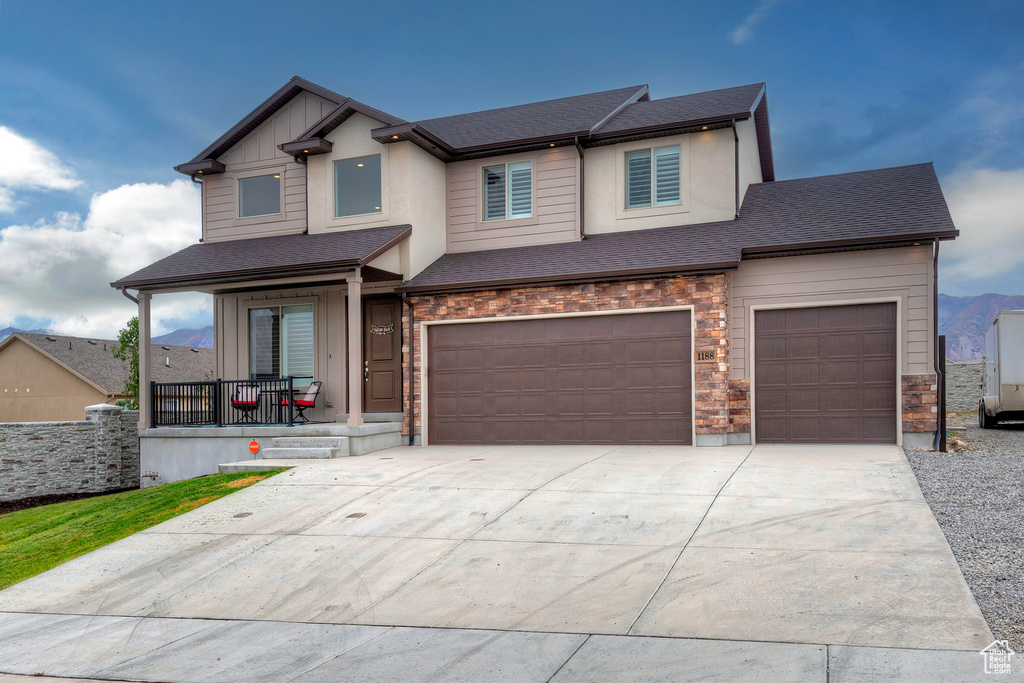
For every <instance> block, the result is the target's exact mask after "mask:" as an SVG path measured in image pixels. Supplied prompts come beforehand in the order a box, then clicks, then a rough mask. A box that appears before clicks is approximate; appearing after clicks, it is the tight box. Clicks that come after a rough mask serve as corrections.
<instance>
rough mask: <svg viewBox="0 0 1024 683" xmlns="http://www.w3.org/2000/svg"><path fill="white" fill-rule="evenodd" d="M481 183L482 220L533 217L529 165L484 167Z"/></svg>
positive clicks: (518, 163) (531, 179)
mask: <svg viewBox="0 0 1024 683" xmlns="http://www.w3.org/2000/svg"><path fill="white" fill-rule="evenodd" d="M483 184H484V192H483V195H484V196H483V200H484V212H483V213H484V220H485V221H493V220H501V219H505V218H529V217H530V216H532V215H533V162H531V161H520V162H516V163H514V164H501V165H500V166H485V167H484V169H483Z"/></svg>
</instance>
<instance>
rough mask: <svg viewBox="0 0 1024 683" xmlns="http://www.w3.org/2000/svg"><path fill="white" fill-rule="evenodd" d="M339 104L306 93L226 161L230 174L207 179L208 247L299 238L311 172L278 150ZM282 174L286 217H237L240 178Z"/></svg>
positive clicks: (205, 233) (229, 153)
mask: <svg viewBox="0 0 1024 683" xmlns="http://www.w3.org/2000/svg"><path fill="white" fill-rule="evenodd" d="M334 106H335V105H334V104H332V103H331V102H329V101H327V100H325V99H323V98H321V97H317V96H316V95H313V94H311V93H305V92H304V93H302V94H300V95H298V96H297V97H296V98H295V99H293V100H292V101H291V102H289V103H288V104H287V105H286V106H284V107H283V108H282V109H281V110H280V111H278V112H277V113H276V114H274V115H273V116H272V117H270V118H269V119H267V121H266V122H264V123H263V125H261V126H260V127H259V128H257V129H256V130H254V131H253V132H252V133H250V134H249V135H248V136H246V137H245V138H244V139H242V140H241V141H239V142H238V144H236V145H235V146H234V147H232V148H231V149H229V150H228V151H227V152H225V153H224V154H223V155H222V156H221V157H220V159H219V160H220V161H222V162H223V163H224V164H225V166H227V170H226V171H225V172H224V173H220V174H217V175H212V176H207V177H206V178H204V180H203V239H204V240H205V241H207V242H216V241H219V240H231V239H243V238H246V237H269V236H272V235H286V234H294V233H300V232H302V231H304V230H305V229H306V167H305V166H302V165H300V164H297V163H295V161H294V159H292V158H291V157H290V156H288V155H287V154H284V153H283V152H281V150H279V149H278V148H277V146H278V145H279V144H282V143H285V142H289V141H291V140H293V139H295V138H296V137H298V136H299V135H301V134H302V133H303V132H305V131H306V130H307V129H308V128H309V127H310V126H312V125H313V124H314V123H316V122H317V121H319V120H320V119H321V118H323V117H324V116H325V115H326V114H328V113H329V112H330V111H331V110H332V109H333V108H334ZM268 173H280V174H281V179H282V186H283V189H282V204H281V209H282V210H281V213H280V214H275V215H272V216H260V217H254V218H239V217H238V179H239V178H244V177H246V176H250V175H264V174H268Z"/></svg>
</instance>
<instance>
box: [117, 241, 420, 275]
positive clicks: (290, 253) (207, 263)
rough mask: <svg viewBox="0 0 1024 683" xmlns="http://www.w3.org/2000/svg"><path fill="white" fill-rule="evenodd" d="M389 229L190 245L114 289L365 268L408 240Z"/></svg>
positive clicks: (140, 271) (137, 272)
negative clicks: (363, 266) (375, 259)
mask: <svg viewBox="0 0 1024 683" xmlns="http://www.w3.org/2000/svg"><path fill="white" fill-rule="evenodd" d="M411 231H412V228H411V227H410V226H408V225H393V226H388V227H383V228H367V229H365V230H347V231H344V232H333V233H328V234H323V235H307V234H301V235H280V236H277V237H255V238H251V239H245V240H229V241H225V242H207V243H205V244H193V245H192V246H190V247H186V248H185V249H182V250H181V251H179V252H177V253H175V254H171V255H170V256H168V257H167V258H165V259H161V260H160V261H157V262H156V263H153V264H150V265H148V266H146V267H145V268H143V269H142V270H138V271H136V272H134V273H132V274H131V275H126V276H125V277H123V278H121V279H120V280H118V281H117V282H113V283H111V286H112V287H119V288H120V287H131V288H132V289H136V288H139V287H142V288H160V287H172V286H186V285H194V286H200V285H204V284H212V283H215V282H218V281H226V280H231V279H232V278H240V277H241V278H255V277H286V276H293V275H304V274H314V273H316V272H325V271H331V270H335V271H336V270H341V269H345V268H351V267H355V266H362V265H365V264H366V263H367V262H368V261H372V260H373V259H374V258H376V257H377V256H379V255H380V254H382V253H383V252H385V251H387V250H388V249H390V248H391V247H393V246H394V245H396V244H398V243H399V242H401V241H402V240H404V239H405V238H406V237H408V236H409V233H410V232H411Z"/></svg>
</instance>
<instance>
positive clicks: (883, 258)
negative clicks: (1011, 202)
mask: <svg viewBox="0 0 1024 683" xmlns="http://www.w3.org/2000/svg"><path fill="white" fill-rule="evenodd" d="M895 297H899V298H900V319H899V320H898V324H899V326H900V334H901V336H902V346H903V348H902V368H901V373H902V374H929V373H932V372H934V371H935V369H934V364H933V357H932V354H933V343H932V340H933V338H934V331H933V329H932V316H931V313H930V311H931V305H932V253H931V247H930V246H919V247H900V248H893V249H873V250H868V251H851V252H844V253H838V254H815V255H812V256H787V257H781V258H765V259H753V260H749V261H743V262H742V263H740V265H739V268H738V269H737V270H736V271H734V272H732V273H731V274H730V276H729V357H730V365H729V375H730V377H731V378H733V379H746V378H749V377H750V368H751V367H752V366H753V358H752V348H753V344H752V343H750V340H749V338H748V337H749V335H748V328H749V325H750V307H751V306H762V305H779V304H793V305H794V306H797V305H807V304H812V303H817V304H820V305H823V306H827V305H829V304H830V303H839V302H856V301H866V300H872V299H885V298H895Z"/></svg>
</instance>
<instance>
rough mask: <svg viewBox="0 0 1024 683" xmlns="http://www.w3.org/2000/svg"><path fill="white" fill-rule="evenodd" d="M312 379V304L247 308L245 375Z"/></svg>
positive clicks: (301, 383) (304, 383) (305, 381)
mask: <svg viewBox="0 0 1024 683" xmlns="http://www.w3.org/2000/svg"><path fill="white" fill-rule="evenodd" d="M289 376H291V377H294V378H295V386H309V383H310V382H312V381H313V306H312V305H306V306H271V307H267V308H250V309H249V377H250V379H276V378H278V377H289Z"/></svg>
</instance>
